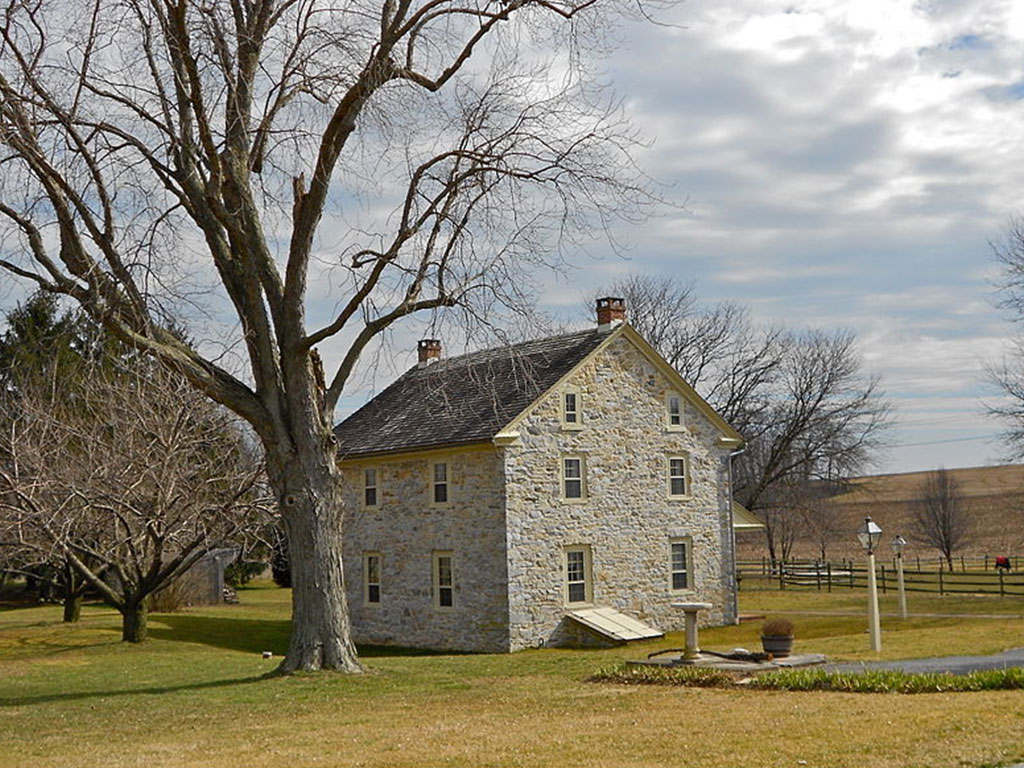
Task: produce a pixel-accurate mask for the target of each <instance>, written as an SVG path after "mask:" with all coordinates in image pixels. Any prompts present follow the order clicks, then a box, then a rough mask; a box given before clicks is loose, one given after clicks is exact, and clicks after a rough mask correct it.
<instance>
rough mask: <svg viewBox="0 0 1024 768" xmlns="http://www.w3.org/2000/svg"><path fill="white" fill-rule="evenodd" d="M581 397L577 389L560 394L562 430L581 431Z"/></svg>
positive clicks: (567, 389) (569, 389)
mask: <svg viewBox="0 0 1024 768" xmlns="http://www.w3.org/2000/svg"><path fill="white" fill-rule="evenodd" d="M581 401H582V397H581V396H580V390H579V388H578V387H568V388H566V389H565V391H563V392H562V429H583V409H582V408H581Z"/></svg>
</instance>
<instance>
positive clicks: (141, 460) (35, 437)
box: [0, 356, 269, 642]
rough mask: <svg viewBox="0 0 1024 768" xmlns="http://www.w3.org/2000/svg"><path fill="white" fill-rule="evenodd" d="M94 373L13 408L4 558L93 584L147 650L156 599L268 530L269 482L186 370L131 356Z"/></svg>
mask: <svg viewBox="0 0 1024 768" xmlns="http://www.w3.org/2000/svg"><path fill="white" fill-rule="evenodd" d="M87 369H88V370H86V371H82V370H79V371H77V372H76V376H74V377H66V376H64V371H62V370H60V369H59V368H58V367H57V366H53V367H52V368H50V370H49V373H50V382H49V384H48V386H47V388H46V389H45V390H44V391H40V389H39V388H38V386H36V385H35V384H29V385H28V386H25V387H22V388H21V390H20V391H19V392H18V395H17V397H16V398H14V397H13V396H10V395H8V396H7V397H4V398H2V401H0V408H2V410H3V415H4V418H3V423H4V428H3V432H2V434H0V550H13V551H14V552H15V553H18V554H19V555H20V558H19V559H20V560H22V561H27V562H33V561H34V562H37V563H49V564H53V566H54V567H55V568H57V569H60V570H63V571H65V578H67V579H69V580H70V581H71V582H72V585H74V584H81V583H82V582H85V583H88V585H89V586H91V587H92V588H93V589H94V590H96V591H98V592H99V593H100V594H101V595H102V596H103V597H104V598H105V599H106V600H107V601H108V602H109V603H110V604H111V605H113V606H114V607H115V608H117V610H118V611H119V612H120V613H121V615H122V617H123V622H122V628H123V629H122V638H123V639H124V640H126V641H129V642H139V641H141V640H144V639H145V638H146V627H147V622H146V615H147V601H148V599H149V597H150V596H151V595H153V594H155V593H156V592H158V591H160V590H161V589H164V588H166V587H168V586H169V585H170V584H171V583H173V582H174V581H175V580H176V579H177V578H179V577H180V576H181V575H182V574H184V573H185V572H186V571H188V569H189V568H191V567H192V566H193V565H194V564H195V563H196V562H197V561H198V560H199V559H200V558H202V557H203V556H204V555H206V554H207V553H208V552H210V551H212V550H214V549H217V548H221V547H225V546H232V545H238V544H241V543H242V542H243V541H244V540H245V538H246V537H252V536H255V535H258V532H259V531H261V530H262V529H263V528H264V527H265V526H266V525H267V522H268V519H269V517H268V514H267V504H266V499H265V495H264V494H263V493H262V492H261V490H262V487H263V483H262V477H263V473H262V468H261V467H260V466H259V463H258V461H256V460H255V458H254V456H253V454H252V451H251V448H252V446H251V445H249V446H247V445H246V441H245V437H244V433H243V432H242V431H241V430H240V428H239V427H240V425H239V424H238V421H237V419H235V417H234V416H233V415H232V414H230V413H229V412H228V411H226V410H225V409H224V408H223V407H221V406H218V405H217V404H215V403H213V402H211V401H210V400H209V399H208V398H206V397H204V396H203V395H202V394H200V393H199V392H197V391H196V390H195V389H194V388H192V387H191V386H189V385H188V384H187V383H186V382H185V381H184V380H183V378H182V377H181V376H180V375H178V374H175V373H172V372H170V371H168V370H166V369H164V368H162V367H159V366H156V365H154V363H153V361H151V360H149V359H142V360H140V359H132V358H131V357H130V356H129V357H127V358H122V359H120V360H117V361H109V360H101V361H98V362H92V363H91V364H89V365H88V366H87ZM38 381H39V380H38V379H37V382H36V384H38Z"/></svg>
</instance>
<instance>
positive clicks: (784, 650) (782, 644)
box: [761, 635, 793, 658]
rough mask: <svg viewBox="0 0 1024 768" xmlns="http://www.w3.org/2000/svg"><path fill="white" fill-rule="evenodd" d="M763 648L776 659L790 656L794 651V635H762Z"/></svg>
mask: <svg viewBox="0 0 1024 768" xmlns="http://www.w3.org/2000/svg"><path fill="white" fill-rule="evenodd" d="M761 647H762V648H763V649H764V652H765V653H770V654H771V655H772V656H775V657H776V658H781V657H785V656H789V652H790V651H792V650H793V636H792V635H761Z"/></svg>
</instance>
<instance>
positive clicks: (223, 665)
mask: <svg viewBox="0 0 1024 768" xmlns="http://www.w3.org/2000/svg"><path fill="white" fill-rule="evenodd" d="M241 598H242V601H243V604H242V605H239V606H221V607H215V608H203V609H195V610H190V611H187V612H184V613H179V614H163V615H156V616H153V617H152V618H151V622H150V627H151V635H152V638H151V640H149V641H148V642H146V643H145V644H143V645H141V646H129V645H125V644H122V643H121V642H120V641H119V638H120V623H119V617H118V615H117V614H116V613H115V612H114V611H112V610H110V609H108V608H105V607H103V606H87V607H86V608H85V609H84V611H83V619H82V621H81V622H80V624H78V625H77V626H65V625H62V624H61V623H60V608H59V607H56V606H53V607H41V608H20V609H11V610H5V611H0V766H3V768H15V767H18V766H25V767H26V768H27V767H28V766H32V767H33V768H43V767H45V766H55V767H56V766H60V767H61V768H65V767H66V768H74V767H75V766H137V765H146V766H154V765H156V766H239V767H241V766H247V767H248V766H254V767H256V766H281V767H284V766H288V767H289V768H291V767H292V766H296V767H301V766H312V765H327V766H333V765H336V766H380V767H381V768H384V767H385V766H398V767H405V766H408V767H410V768H411V767H412V766H443V765H455V766H473V767H476V766H559V767H561V766H566V765H587V766H598V767H600V766H701V768H705V767H709V768H715V767H717V766H722V767H723V768H724V767H725V766H729V767H730V768H732V767H734V766H799V765H808V766H823V767H828V768H841V767H842V766H850V768H854V767H855V766H856V767H857V768H861V767H862V766H869V765H870V766H936V767H938V766H958V767H960V766H997V765H1005V764H1009V763H1012V762H1014V761H1018V760H1024V692H1021V691H994V692H980V693H959V694H947V693H942V694H920V695H914V696H901V695H896V694H847V693H821V692H801V693H786V692H780V691H755V690H744V689H691V688H661V687H656V686H618V685H611V684H593V683H584V682H582V680H583V679H584V678H586V677H588V676H589V675H591V674H593V673H594V672H595V671H597V670H598V669H600V668H602V667H607V666H608V665H611V664H614V663H615V662H617V661H618V660H621V659H627V658H639V657H642V656H644V655H646V653H648V652H649V651H651V650H656V649H658V648H665V647H673V646H675V647H678V646H681V645H682V640H681V638H680V637H679V636H678V635H670V636H669V637H667V638H665V639H662V640H658V641H654V642H651V643H646V644H643V645H631V646H628V647H625V648H616V649H611V650H607V651H567V650H538V651H526V652H522V653H516V654H509V655H439V654H422V653H420V654H417V653H412V652H396V651H388V650H383V649H372V648H371V649H364V653H363V659H364V662H365V663H366V665H367V668H368V674H366V675H360V676H343V675H337V674H319V675H295V676H292V677H287V678H280V677H271V678H264V677H263V676H264V674H265V673H267V672H269V671H271V670H272V669H273V668H274V666H275V665H276V663H277V659H274V660H271V661H265V660H264V659H262V658H261V657H260V652H261V651H263V650H271V651H274V653H275V654H280V653H282V652H283V651H284V648H285V645H286V643H287V637H288V615H289V600H290V596H289V594H288V592H287V591H285V590H279V589H273V588H257V589H248V590H243V591H242V593H241ZM935 600H936V601H937V602H936V603H934V605H936V606H938V607H937V608H936V609H935V610H930V611H929V612H934V613H972V614H975V615H977V614H990V613H1010V614H1014V615H1018V614H1021V613H1024V605H1022V604H1021V603H1020V602H1016V603H1015V602H1012V601H997V600H996V601H993V600H988V599H986V600H985V601H984V607H983V609H982V608H981V607H979V604H977V603H976V602H975V601H973V600H971V599H968V598H947V599H942V600H939V599H938V598H935ZM863 604H864V599H863V593H862V592H861V593H858V592H852V593H851V592H849V591H844V592H842V593H840V594H833V595H832V596H828V595H827V594H823V593H817V592H800V593H798V592H793V591H787V592H786V593H778V592H772V591H760V592H753V591H751V592H744V593H742V594H741V607H742V609H743V611H744V612H761V613H766V614H769V615H779V614H785V615H792V617H793V618H794V620H795V621H796V623H797V646H796V649H797V650H798V651H807V652H823V653H827V654H829V655H830V656H835V657H842V658H851V659H871V658H901V657H910V656H916V655H943V654H952V653H988V652H994V651H998V650H1002V649H1004V648H1007V647H1012V646H1020V645H1024V619H1011V620H994V619H986V618H968V619H948V618H914V619H910V620H908V621H906V622H900V621H898V620H897V619H889V618H886V619H885V620H884V621H883V647H884V648H885V650H884V651H883V653H882V654H879V655H876V654H872V653H871V652H870V651H868V650H867V644H868V640H867V635H866V634H865V632H864V629H865V620H864V619H863V618H861V617H860V616H845V615H831V616H819V615H805V614H801V613H797V612H798V611H816V610H829V609H835V610H836V611H849V610H858V609H861V608H863ZM922 605H923V603H922ZM888 608H889V607H888V606H886V605H885V604H884V602H883V611H886V610H887V609H888ZM940 608H941V610H940ZM911 610H912V611H914V610H921V611H923V608H922V607H919V606H918V605H917V604H916V602H915V601H912V604H911ZM758 627H759V625H758V624H756V623H752V624H743V625H740V626H735V627H722V628H717V629H710V630H705V631H703V632H702V634H701V641H702V645H704V646H705V647H708V648H716V649H729V648H732V647H735V646H745V647H748V648H754V647H756V646H757V635H758ZM801 761H803V762H801Z"/></svg>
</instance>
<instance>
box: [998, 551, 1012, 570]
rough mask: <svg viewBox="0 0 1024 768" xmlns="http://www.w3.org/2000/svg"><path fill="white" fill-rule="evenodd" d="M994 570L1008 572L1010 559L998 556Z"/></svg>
mask: <svg viewBox="0 0 1024 768" xmlns="http://www.w3.org/2000/svg"><path fill="white" fill-rule="evenodd" d="M996 570H1000V571H1008V570H1010V558H1008V557H1003V556H1002V555H1000V556H999V557H997V558H996Z"/></svg>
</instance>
